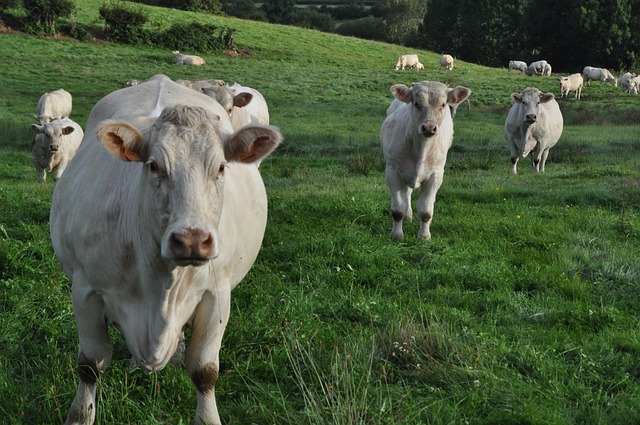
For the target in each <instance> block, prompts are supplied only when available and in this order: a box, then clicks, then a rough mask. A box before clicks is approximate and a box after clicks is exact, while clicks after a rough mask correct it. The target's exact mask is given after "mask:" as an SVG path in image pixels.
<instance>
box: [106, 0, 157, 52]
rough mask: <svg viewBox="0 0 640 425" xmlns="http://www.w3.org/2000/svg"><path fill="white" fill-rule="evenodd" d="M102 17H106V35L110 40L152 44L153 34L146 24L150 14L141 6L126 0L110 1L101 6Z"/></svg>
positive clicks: (124, 42) (134, 43)
mask: <svg viewBox="0 0 640 425" xmlns="http://www.w3.org/2000/svg"><path fill="white" fill-rule="evenodd" d="M99 13H100V17H101V18H102V19H104V22H105V23H104V35H105V38H106V39H107V40H109V41H113V42H116V43H123V44H133V45H144V44H151V34H150V33H149V32H148V31H146V30H145V28H144V25H145V24H146V23H147V21H148V20H149V17H148V15H147V14H146V13H145V12H144V11H143V10H142V8H141V7H140V6H134V5H132V4H130V3H124V2H108V3H105V4H103V5H102V6H100V9H99Z"/></svg>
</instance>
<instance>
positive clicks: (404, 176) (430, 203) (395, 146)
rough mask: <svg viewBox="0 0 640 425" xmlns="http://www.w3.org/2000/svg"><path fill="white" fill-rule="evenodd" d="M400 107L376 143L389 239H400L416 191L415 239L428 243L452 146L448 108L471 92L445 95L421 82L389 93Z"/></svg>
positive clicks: (440, 86)
mask: <svg viewBox="0 0 640 425" xmlns="http://www.w3.org/2000/svg"><path fill="white" fill-rule="evenodd" d="M391 91H392V92H393V93H394V95H395V96H396V98H398V99H399V100H400V101H401V102H402V103H401V104H400V105H399V106H397V108H396V109H395V110H394V111H392V112H391V113H390V114H389V115H388V116H387V117H386V118H385V120H384V122H383V123H382V127H381V129H380V142H381V144H382V152H383V155H384V158H385V162H386V179H387V184H388V185H389V189H390V191H391V217H392V218H393V228H392V230H391V239H393V240H395V241H399V240H401V239H402V238H403V237H404V233H403V231H402V222H403V220H404V219H405V218H407V219H408V220H411V219H412V218H413V210H412V209H411V194H412V192H413V190H414V189H417V188H418V187H419V188H420V195H419V197H418V200H417V204H416V207H417V211H418V215H419V216H420V230H419V232H418V238H420V239H430V238H431V232H430V230H429V227H430V225H431V219H432V217H433V208H434V204H435V200H436V194H437V192H438V189H439V188H440V185H441V184H442V179H443V177H444V166H445V163H446V161H447V152H448V151H449V148H450V147H451V144H452V143H453V119H452V118H451V112H450V109H449V105H458V104H460V103H461V102H463V101H464V100H465V99H466V98H467V97H469V95H470V94H471V90H469V89H468V88H466V87H462V86H458V87H456V88H454V89H450V90H449V89H448V88H447V86H446V85H444V84H442V83H440V82H437V81H422V82H419V83H414V84H413V85H412V86H411V87H407V86H405V85H404V84H396V85H393V86H392V87H391Z"/></svg>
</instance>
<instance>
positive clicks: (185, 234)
mask: <svg viewBox="0 0 640 425" xmlns="http://www.w3.org/2000/svg"><path fill="white" fill-rule="evenodd" d="M168 248H169V254H170V256H171V259H172V260H173V261H175V262H176V263H178V264H179V265H182V266H184V265H191V266H200V265H203V264H204V263H206V262H207V261H209V260H211V259H212V258H215V257H216V256H217V254H218V250H217V243H216V237H215V236H214V234H213V233H212V232H210V231H206V230H202V229H186V230H183V231H179V232H178V231H176V232H173V233H171V235H170V236H169V240H168Z"/></svg>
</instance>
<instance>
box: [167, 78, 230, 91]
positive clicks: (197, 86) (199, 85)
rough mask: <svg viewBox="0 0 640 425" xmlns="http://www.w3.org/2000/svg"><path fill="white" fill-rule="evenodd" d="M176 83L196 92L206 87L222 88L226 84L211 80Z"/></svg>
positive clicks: (178, 81) (179, 81)
mask: <svg viewBox="0 0 640 425" xmlns="http://www.w3.org/2000/svg"><path fill="white" fill-rule="evenodd" d="M176 83H178V84H181V85H183V86H185V87H189V88H190V89H193V90H196V91H202V89H203V88H206V87H218V86H224V85H225V84H226V83H225V82H224V81H223V80H216V79H211V80H195V81H192V80H176Z"/></svg>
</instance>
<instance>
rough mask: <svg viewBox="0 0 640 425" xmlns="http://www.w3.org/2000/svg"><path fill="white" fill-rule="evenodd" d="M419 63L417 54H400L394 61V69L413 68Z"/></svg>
mask: <svg viewBox="0 0 640 425" xmlns="http://www.w3.org/2000/svg"><path fill="white" fill-rule="evenodd" d="M419 63H420V59H418V55H416V54H411V55H401V56H400V57H398V61H397V62H396V66H395V70H396V71H397V70H399V69H405V68H407V67H408V68H414V67H416V66H417V65H418V64H419Z"/></svg>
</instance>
